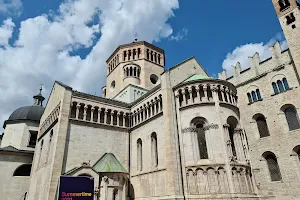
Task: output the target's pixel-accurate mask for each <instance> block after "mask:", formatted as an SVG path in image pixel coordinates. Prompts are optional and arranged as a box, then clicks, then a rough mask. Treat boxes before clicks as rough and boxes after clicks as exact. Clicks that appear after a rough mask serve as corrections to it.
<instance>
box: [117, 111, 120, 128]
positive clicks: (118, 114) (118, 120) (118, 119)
mask: <svg viewBox="0 0 300 200" xmlns="http://www.w3.org/2000/svg"><path fill="white" fill-rule="evenodd" d="M117 126H120V113H119V112H117Z"/></svg>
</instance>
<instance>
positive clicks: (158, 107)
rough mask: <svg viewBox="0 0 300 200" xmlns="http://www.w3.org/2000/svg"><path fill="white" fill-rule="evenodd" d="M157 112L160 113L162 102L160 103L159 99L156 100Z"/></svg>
mask: <svg viewBox="0 0 300 200" xmlns="http://www.w3.org/2000/svg"><path fill="white" fill-rule="evenodd" d="M156 105H157V106H156V108H157V109H156V113H160V103H159V100H156Z"/></svg>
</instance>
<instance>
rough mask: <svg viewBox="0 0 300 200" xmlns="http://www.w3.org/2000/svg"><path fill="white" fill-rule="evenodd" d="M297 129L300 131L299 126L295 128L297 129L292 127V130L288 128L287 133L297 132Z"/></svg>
mask: <svg viewBox="0 0 300 200" xmlns="http://www.w3.org/2000/svg"><path fill="white" fill-rule="evenodd" d="M299 131H300V128H297V129H294V130H289V132H288V133H293V132H299Z"/></svg>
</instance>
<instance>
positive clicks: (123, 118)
mask: <svg viewBox="0 0 300 200" xmlns="http://www.w3.org/2000/svg"><path fill="white" fill-rule="evenodd" d="M125 119H126V115H125V113H123V115H122V120H123V127H126V126H125ZM132 121H133V120H132Z"/></svg>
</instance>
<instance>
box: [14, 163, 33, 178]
mask: <svg viewBox="0 0 300 200" xmlns="http://www.w3.org/2000/svg"><path fill="white" fill-rule="evenodd" d="M30 171H31V164H24V165H21V166H20V167H18V168H17V169H16V170H15V172H14V174H13V176H30Z"/></svg>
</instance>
